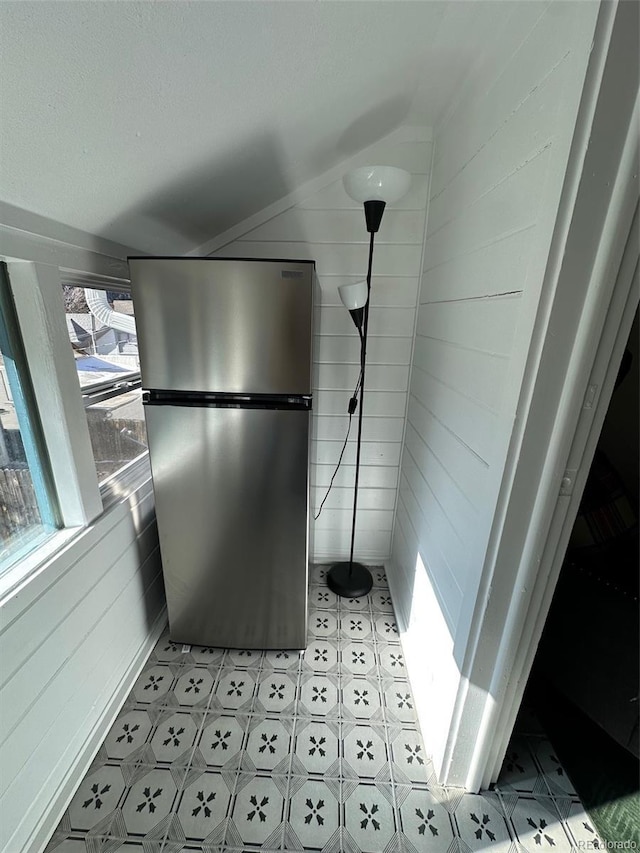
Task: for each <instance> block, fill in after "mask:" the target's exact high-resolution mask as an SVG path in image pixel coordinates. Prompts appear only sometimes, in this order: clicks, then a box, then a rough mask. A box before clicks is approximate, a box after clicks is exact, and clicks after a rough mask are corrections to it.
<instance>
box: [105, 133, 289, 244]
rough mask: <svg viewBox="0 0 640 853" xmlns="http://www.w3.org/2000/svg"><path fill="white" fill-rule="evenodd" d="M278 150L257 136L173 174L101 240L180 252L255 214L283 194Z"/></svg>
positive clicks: (286, 188) (107, 228) (269, 139)
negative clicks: (139, 236)
mask: <svg viewBox="0 0 640 853" xmlns="http://www.w3.org/2000/svg"><path fill="white" fill-rule="evenodd" d="M284 175H285V169H284V164H283V161H282V154H281V149H280V146H279V145H278V142H277V140H276V139H275V137H273V135H270V134H268V133H263V134H261V135H258V136H256V135H254V136H253V137H252V138H251V139H250V140H246V141H245V142H243V143H239V144H238V145H237V146H236V147H234V148H233V150H230V151H226V152H224V153H218V154H216V155H214V156H212V157H211V159H209V160H207V161H206V162H204V163H201V164H200V165H199V166H198V167H197V168H195V169H192V170H190V171H188V172H185V171H181V170H180V164H176V170H175V172H174V173H173V174H172V176H171V179H170V180H168V181H167V182H166V183H165V185H164V187H163V188H162V189H161V190H159V191H157V192H155V193H153V194H151V195H149V196H147V197H146V198H145V199H143V200H142V201H141V202H140V203H139V204H137V205H136V206H135V207H132V208H130V209H129V210H127V211H125V212H124V213H123V214H122V215H121V216H119V217H118V218H117V219H115V220H113V221H112V222H111V223H109V224H108V225H107V226H105V228H104V229H103V232H102V236H104V237H107V238H108V239H111V240H116V241H118V242H121V243H124V244H125V245H131V243H132V242H133V240H132V237H131V234H133V233H135V234H140V233H143V234H148V238H146V239H145V240H144V241H140V240H139V241H138V242H139V243H140V249H141V250H143V251H146V252H149V253H153V254H160V255H181V254H186V253H187V252H189V251H191V250H192V249H194V248H197V247H198V246H201V245H202V244H203V243H205V242H206V241H207V240H210V239H211V238H212V237H215V236H216V235H218V234H221V233H222V232H223V231H226V230H227V229H228V228H230V227H231V226H233V225H235V224H237V223H238V222H241V221H242V220H243V219H245V218H246V217H248V216H251V215H252V214H254V213H255V212H256V211H259V210H261V209H262V208H263V207H266V206H267V205H269V204H271V203H272V202H274V201H275V200H277V199H279V198H282V197H283V196H286V195H287V194H288V193H289V192H290V191H291V187H290V186H289V185H288V184H287V181H286V180H285V177H284Z"/></svg>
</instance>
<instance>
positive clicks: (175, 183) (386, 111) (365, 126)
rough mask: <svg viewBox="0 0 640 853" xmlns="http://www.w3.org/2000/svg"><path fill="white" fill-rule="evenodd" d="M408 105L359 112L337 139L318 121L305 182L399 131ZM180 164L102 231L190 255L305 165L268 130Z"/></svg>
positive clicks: (267, 201)
mask: <svg viewBox="0 0 640 853" xmlns="http://www.w3.org/2000/svg"><path fill="white" fill-rule="evenodd" d="M410 104H411V101H410V99H409V98H408V97H407V96H406V95H397V96H394V97H391V98H388V99H387V100H385V101H383V102H382V103H380V104H378V105H377V106H375V107H374V108H372V109H370V110H369V111H367V112H365V113H363V114H362V115H360V116H358V117H357V118H356V119H355V120H354V121H353V122H352V123H351V124H350V125H349V126H348V127H346V129H345V130H344V131H343V132H342V133H341V135H340V136H339V137H338V138H334V139H331V138H326V137H325V136H323V134H322V127H321V126H320V128H319V133H318V144H317V150H316V151H315V152H314V153H313V154H312V155H311V156H310V157H309V158H308V164H307V167H306V173H305V174H303V178H304V180H310V179H312V178H314V177H316V176H318V175H320V174H322V173H323V172H325V171H326V170H328V169H330V168H332V167H334V166H336V165H337V164H338V163H339V162H340V161H342V160H344V159H346V158H348V157H352V156H353V155H354V154H356V153H357V152H359V151H361V150H363V149H364V148H367V147H368V146H370V145H372V144H374V143H375V142H377V141H378V140H379V139H381V138H382V137H384V136H386V135H387V134H389V133H390V132H391V131H393V130H395V129H397V128H398V127H399V126H400V125H401V124H402V122H403V120H404V119H405V118H406V116H407V113H408V111H409V107H410ZM319 123H320V125H321V122H319ZM294 126H295V125H292V127H294ZM180 166H181V164H179V163H177V164H176V168H175V171H174V172H172V173H171V175H170V178H169V179H168V180H167V181H166V183H165V184H164V186H163V187H162V189H160V190H158V191H157V192H154V193H152V194H150V195H148V196H147V197H146V198H144V199H143V200H142V201H141V202H140V203H139V204H137V205H135V207H132V208H130V209H129V210H127V211H125V212H123V213H122V214H121V215H120V216H119V217H118V218H117V219H115V220H113V221H112V222H111V223H109V224H108V225H107V226H105V228H104V229H103V231H102V236H103V237H106V238H108V239H110V240H115V241H117V242H120V243H123V244H124V245H131V244H132V243H133V242H134V238H132V236H131V235H132V234H137V235H140V234H143V235H145V237H144V239H143V240H139V239H138V240H137V241H136V242H139V243H140V249H141V250H143V251H146V252H150V253H156V254H177V255H179V254H186V253H187V252H190V251H192V250H193V249H197V247H198V246H201V245H202V244H203V243H206V242H207V241H208V240H211V239H212V238H214V237H216V236H218V235H219V234H222V233H223V232H224V231H226V230H228V229H229V228H231V227H232V226H234V225H237V224H238V223H240V222H242V221H243V220H244V219H246V218H248V217H249V216H252V215H253V214H255V213H257V212H259V211H261V210H263V209H264V208H265V207H268V206H269V205H271V204H273V203H274V202H276V201H278V200H279V199H281V198H284V197H285V196H287V195H288V194H289V193H290V192H291V191H292V190H293V189H294V184H293V182H292V180H291V177H290V176H291V174H292V173H293V171H294V170H298V172H299V171H300V169H301V167H303V166H304V164H300V163H291V162H285V157H284V151H283V147H282V145H281V144H280V142H279V139H278V137H277V136H276V135H275V134H274V133H272V132H271V131H266V130H265V131H263V132H262V133H258V134H252V135H251V137H250V138H248V139H245V140H243V141H242V140H240V141H239V142H238V145H236V146H234V147H233V148H232V149H228V150H226V151H222V152H217V153H215V154H214V155H212V156H211V157H210V158H209V159H208V160H206V161H205V162H202V163H200V165H199V166H197V167H196V168H194V169H191V170H189V171H185V170H183V169H181V167H180ZM299 239H304V237H303V235H296V234H292V235H291V240H299ZM364 272H365V271H364V270H363V274H364Z"/></svg>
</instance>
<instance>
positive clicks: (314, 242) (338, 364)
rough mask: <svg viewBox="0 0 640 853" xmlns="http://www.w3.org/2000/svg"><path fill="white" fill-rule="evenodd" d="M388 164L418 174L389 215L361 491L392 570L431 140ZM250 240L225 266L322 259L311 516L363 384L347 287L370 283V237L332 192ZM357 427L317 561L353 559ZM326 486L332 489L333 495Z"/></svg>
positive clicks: (372, 327) (376, 282) (381, 153)
mask: <svg viewBox="0 0 640 853" xmlns="http://www.w3.org/2000/svg"><path fill="white" fill-rule="evenodd" d="M373 159H375V160H377V162H382V163H387V164H389V165H395V166H400V167H401V168H405V169H407V170H409V171H411V173H412V175H413V182H412V187H411V190H410V192H409V193H408V194H407V196H405V198H404V199H401V200H400V202H398V204H397V205H391V206H389V207H388V208H387V210H386V211H385V215H384V218H383V221H382V226H381V228H380V232H379V234H378V236H377V238H376V251H375V256H374V265H373V281H372V298H371V313H370V321H369V333H370V339H369V348H368V358H367V374H366V377H367V378H366V389H367V394H366V396H365V414H364V424H363V439H364V444H363V448H362V470H361V475H360V476H361V484H362V486H363V488H364V489H366V492H365V493H363V497H362V504H361V506H362V512H361V513H359V517H358V518H359V520H358V525H359V528H358V529H359V531H360V532H359V533H358V536H357V537H356V551H357V553H356V556H357V557H358V558H359V559H362V560H364V559H368V560H370V561H371V560H373V561H375V562H381V561H382V560H384V559H387V558H388V556H389V554H390V550H391V527H392V511H393V508H394V506H395V490H396V485H397V482H398V466H399V459H400V447H401V441H402V436H403V432H404V418H405V411H406V404H407V394H406V392H407V388H408V383H409V369H410V365H409V362H410V360H411V351H412V346H413V332H414V326H415V316H416V305H417V297H418V282H419V273H420V260H421V255H422V244H423V235H424V223H425V208H426V196H427V174H426V173H427V172H428V169H429V164H430V161H431V143H430V142H428V141H412V142H400V143H399V142H394V143H392V144H390V143H389V142H388V141H387V142H385V141H383V142H381V143H380V145H379V146H377V148H376V149H375V156H374V157H373ZM252 224H253V226H254V227H253V228H251V230H247V231H246V232H245V233H244V234H242V236H241V237H239V238H237V239H236V240H234V242H233V243H230V244H228V245H226V246H224V247H223V248H222V249H219V250H217V251H216V253H215V254H216V255H218V256H220V257H225V256H234V255H236V256H240V257H264V258H289V257H290V258H310V259H313V260H315V262H316V271H317V274H318V283H319V287H318V289H317V304H316V306H315V310H316V330H317V334H316V338H315V345H314V359H315V370H314V387H313V391H314V395H315V396H314V409H315V412H314V420H315V424H314V441H313V443H312V450H311V462H312V483H313V484H314V485H315V488H313V489H312V491H311V508H312V511H313V512H315V511H317V508H318V507H319V505H320V501H321V500H322V497H323V495H324V490H325V488H326V486H327V485H328V482H329V481H330V479H331V474H332V473H333V469H334V466H335V464H336V463H337V461H338V457H339V455H340V451H341V449H342V442H343V441H344V436H345V435H346V430H347V424H348V417H347V415H346V410H347V404H348V400H349V396H350V394H351V393H352V392H353V389H354V387H355V384H356V381H357V378H358V361H359V346H358V337H357V333H356V330H355V327H354V326H353V323H352V321H351V318H350V317H349V314H348V313H347V311H346V310H345V308H344V307H343V306H342V304H341V302H340V299H339V296H338V291H337V288H338V286H340V285H342V284H346V283H349V282H355V281H360V280H362V279H363V278H364V277H365V275H366V272H367V252H368V234H367V231H366V227H365V222H364V214H363V211H362V207H361V206H360V205H358V204H357V203H355V202H353V201H352V200H351V199H350V198H349V196H348V195H347V194H346V192H345V191H344V188H343V186H342V181H341V180H338V181H332V182H331V183H329V184H328V185H326V186H325V187H323V188H321V189H319V190H317V191H316V192H314V193H313V194H311V195H310V196H309V197H307V198H305V199H303V200H302V201H300V202H299V203H298V204H296V205H295V206H293V207H291V208H289V209H288V210H286V211H284V212H283V213H280V214H279V215H277V216H274V217H272V218H271V219H269V220H268V221H266V222H264V223H262V224H260V225H258V226H255V219H252ZM356 435H357V422H356V419H354V420H353V423H352V428H351V437H350V440H349V446H348V447H347V449H346V452H345V456H344V461H343V464H344V466H345V468H344V470H343V471H341V472H340V473H339V475H338V477H337V478H336V483H338V484H339V489H340V491H339V492H338V491H337V492H336V494H334V495H333V494H332V495H331V496H330V498H329V500H328V501H327V503H326V504H325V509H324V510H323V512H322V515H321V516H320V518H319V519H318V521H317V522H315V534H316V535H315V536H313V537H312V542H313V543H314V552H313V553H312V554H311V558H312V559H313V560H327V559H344V558H345V557H348V552H349V539H350V534H351V509H350V507H351V505H352V501H353V475H354V473H355V468H354V463H355V440H356ZM321 486H322V487H324V488H321Z"/></svg>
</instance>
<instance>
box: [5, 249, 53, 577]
mask: <svg viewBox="0 0 640 853" xmlns="http://www.w3.org/2000/svg"><path fill="white" fill-rule="evenodd" d="M42 448H43V444H42V441H41V436H40V429H39V420H38V417H37V415H36V410H35V407H34V406H33V394H32V390H31V386H30V381H29V377H28V375H27V371H26V362H25V359H24V353H23V350H22V341H21V339H20V336H19V334H18V329H17V322H16V319H15V313H14V308H13V303H12V300H11V296H10V293H9V288H8V284H7V279H6V274H5V269H4V266H1V265H0V573H2V572H4V571H5V570H6V569H8V568H9V567H10V566H12V565H13V564H15V563H16V562H17V561H18V560H20V559H22V558H23V557H24V556H25V555H26V554H27V553H28V552H29V551H31V550H33V549H34V548H36V547H37V546H39V545H40V544H41V543H42V542H43V541H44V540H46V539H47V538H48V537H49V536H51V534H52V533H54V532H55V531H56V529H57V527H58V526H59V524H58V518H57V510H56V507H55V504H54V502H53V500H52V498H51V495H52V494H53V492H52V488H51V476H50V472H49V470H48V461H47V458H46V454H45V453H44V451H43V449H42Z"/></svg>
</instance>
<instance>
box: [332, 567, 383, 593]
mask: <svg viewBox="0 0 640 853" xmlns="http://www.w3.org/2000/svg"><path fill="white" fill-rule="evenodd" d="M350 567H351V572H350V571H349V568H350ZM327 586H328V587H329V589H330V590H331V592H335V594H336V595H339V596H341V597H342V598H361V597H362V596H363V595H367V593H369V592H370V590H371V587H372V586H373V578H372V577H371V572H370V571H369V569H367V567H366V566H363V565H362V563H353V564H351V563H349V562H348V561H347V562H346V563H335V564H334V565H333V566H331V568H330V569H329V571H328V572H327Z"/></svg>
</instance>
